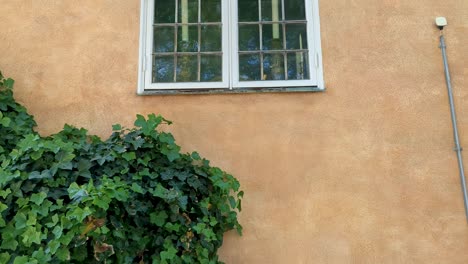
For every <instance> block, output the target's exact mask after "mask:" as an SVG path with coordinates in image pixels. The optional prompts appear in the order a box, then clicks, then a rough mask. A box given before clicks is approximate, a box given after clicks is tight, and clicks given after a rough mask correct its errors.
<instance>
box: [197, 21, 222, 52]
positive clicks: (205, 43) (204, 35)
mask: <svg viewBox="0 0 468 264" xmlns="http://www.w3.org/2000/svg"><path fill="white" fill-rule="evenodd" d="M200 50H201V51H221V26H201V46H200Z"/></svg>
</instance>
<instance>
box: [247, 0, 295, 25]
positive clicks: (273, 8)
mask: <svg viewBox="0 0 468 264" xmlns="http://www.w3.org/2000/svg"><path fill="white" fill-rule="evenodd" d="M286 1H288V0H286ZM254 2H256V1H254ZM261 5H262V20H263V21H273V22H278V21H281V20H283V19H282V16H281V0H262V1H261Z"/></svg>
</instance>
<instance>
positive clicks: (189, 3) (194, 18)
mask: <svg viewBox="0 0 468 264" xmlns="http://www.w3.org/2000/svg"><path fill="white" fill-rule="evenodd" d="M166 1H170V0H166ZM178 1H179V13H178V14H179V15H178V21H179V23H197V22H198V0H178Z"/></svg>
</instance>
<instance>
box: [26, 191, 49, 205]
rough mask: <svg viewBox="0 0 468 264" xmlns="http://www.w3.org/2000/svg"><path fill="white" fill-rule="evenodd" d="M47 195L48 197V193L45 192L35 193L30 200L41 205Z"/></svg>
mask: <svg viewBox="0 0 468 264" xmlns="http://www.w3.org/2000/svg"><path fill="white" fill-rule="evenodd" d="M46 197H47V194H46V193H44V192H40V193H34V194H33V195H31V199H30V201H31V202H33V203H35V204H37V205H41V204H42V202H43V201H44V199H45V198H46Z"/></svg>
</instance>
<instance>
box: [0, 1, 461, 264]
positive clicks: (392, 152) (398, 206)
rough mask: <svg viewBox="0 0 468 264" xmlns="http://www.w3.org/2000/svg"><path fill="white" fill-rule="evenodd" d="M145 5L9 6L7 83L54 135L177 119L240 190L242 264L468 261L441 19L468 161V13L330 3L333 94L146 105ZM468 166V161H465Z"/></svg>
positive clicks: (325, 33)
mask: <svg viewBox="0 0 468 264" xmlns="http://www.w3.org/2000/svg"><path fill="white" fill-rule="evenodd" d="M139 2H140V1H139V0H80V1H66V0H1V1H0V21H1V24H2V28H1V30H0V69H1V70H2V71H3V72H4V73H5V75H7V76H10V77H13V78H15V79H16V81H17V83H16V96H17V98H18V99H19V100H20V101H21V102H22V103H24V104H25V105H26V106H27V107H28V108H29V110H30V111H31V112H32V114H34V115H35V117H36V119H37V121H38V123H39V127H38V130H39V131H40V132H42V133H44V134H49V133H54V132H56V131H58V130H60V128H61V127H62V126H63V124H64V123H65V122H68V123H71V124H73V125H75V126H83V127H86V128H88V129H89V130H90V132H91V133H95V134H99V135H102V136H107V135H109V133H110V130H111V125H112V124H114V123H117V122H120V123H122V124H124V125H127V126H130V125H131V124H132V122H133V120H134V116H135V114H137V113H142V114H147V113H152V112H156V113H161V114H163V115H164V116H165V117H167V118H168V119H171V120H173V121H174V125H173V126H172V127H171V128H170V130H171V131H172V132H173V133H174V134H175V136H176V138H177V140H178V143H179V144H181V145H182V146H183V149H184V150H185V151H192V150H198V151H199V152H200V153H201V154H203V155H204V156H206V157H207V158H209V159H211V160H212V162H213V163H214V164H215V165H217V166H220V167H222V168H223V169H226V170H228V171H229V172H231V173H233V174H234V175H235V176H237V177H238V178H239V179H240V181H241V183H242V187H243V189H244V190H245V192H246V196H245V203H244V211H243V214H242V216H241V221H242V223H243V225H244V228H245V235H244V236H243V237H238V236H236V235H235V234H233V233H232V234H228V235H227V237H226V241H225V244H224V246H223V248H222V257H223V259H224V260H225V261H226V263H232V264H234V263H236V264H243V263H271V264H282V263H293V264H295V263H298V264H299V263H340V264H341V263H468V225H467V223H466V220H465V217H464V211H463V204H462V196H461V191H460V185H459V178H458V177H459V176H458V171H457V164H456V157H455V153H454V152H453V151H452V147H453V143H452V142H453V141H452V130H451V124H450V116H449V108H448V100H447V95H446V90H445V83H444V76H443V68H442V61H441V56H440V50H439V49H438V30H437V29H436V28H435V27H434V26H433V19H434V17H436V16H440V15H443V16H446V17H447V19H448V21H449V27H448V28H447V32H446V34H447V44H448V46H449V48H448V56H449V61H450V63H451V73H452V77H453V85H454V90H455V102H456V105H457V110H458V114H459V125H460V133H461V139H462V145H463V146H465V147H468V64H467V61H468V1H466V0H445V1H439V0H437V1H436V0H412V1H409V0H408V1H403V0H379V1H375V0H328V1H320V6H321V9H320V13H321V23H322V31H321V32H322V44H323V57H324V70H325V83H326V87H327V91H326V92H323V93H305V94H243V95H195V96H146V97H142V96H137V95H136V84H137V63H138V61H137V60H138V34H139V32H138V30H139ZM465 157H466V158H465V161H466V162H467V163H468V156H465Z"/></svg>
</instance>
